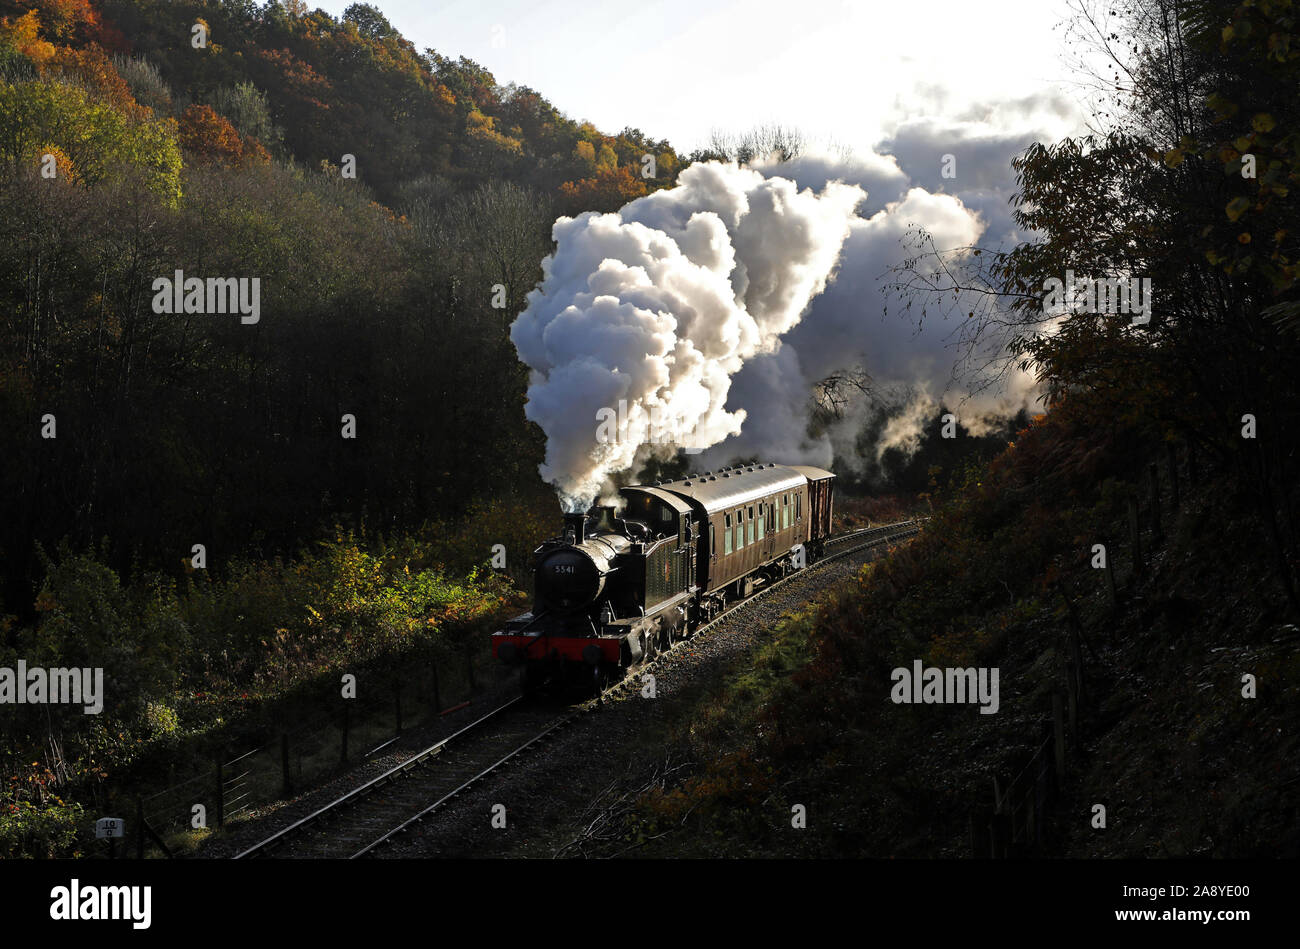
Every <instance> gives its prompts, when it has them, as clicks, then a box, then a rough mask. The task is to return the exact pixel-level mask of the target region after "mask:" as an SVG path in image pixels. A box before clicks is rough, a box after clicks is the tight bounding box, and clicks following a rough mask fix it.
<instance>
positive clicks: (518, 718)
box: [235, 520, 922, 860]
mask: <svg viewBox="0 0 1300 949" xmlns="http://www.w3.org/2000/svg"><path fill="white" fill-rule="evenodd" d="M921 523H922V522H921V521H920V520H910V521H900V522H898V523H895V524H885V525H882V526H880V527H871V528H865V529H862V530H857V531H851V532H849V533H846V534H841V535H839V536H838V537H835V538H833V539H831V540H829V541H827V545H826V546H827V552H826V554H825V555H824V556H823V557H822V558H821V559H820V560H818V561H816V562H815V563H813V564H810V565H809V567H808V569H807V570H801V571H799V572H798V573H794V574H790V575H789V576H787V577H785V578H783V579H781V580H778V581H776V582H774V583H770V584H767V585H765V586H763V587H761V588H759V589H758V591H757V592H755V593H754V594H753V595H752V596H750V597H747V598H746V599H744V600H737V601H736V602H735V604H734V605H732V606H730V607H728V609H727V610H726V611H725V612H723V613H721V614H720V615H719V616H717V617H716V618H714V619H713V620H712V621H711V622H709V623H707V624H705V625H704V626H701V627H700V628H699V629H697V630H696V631H695V633H693V634H692V637H690V638H694V637H695V636H699V635H700V634H701V633H704V632H705V631H707V630H709V629H710V628H712V627H713V626H715V625H716V624H718V623H721V622H722V621H723V620H724V619H726V618H728V617H729V616H730V615H731V613H732V612H733V611H734V610H736V609H739V608H741V607H743V606H745V605H747V604H749V603H752V602H754V601H755V600H756V599H758V598H760V597H762V596H763V595H765V594H766V593H768V592H770V591H771V590H774V589H776V588H777V587H779V586H781V585H782V584H784V583H787V582H789V581H790V580H793V579H795V578H796V577H801V576H806V575H807V572H808V570H815V569H817V567H818V566H819V565H822V564H826V563H829V562H831V561H833V560H838V559H840V558H841V557H847V556H849V555H850V554H853V553H855V552H857V551H859V550H863V549H865V548H867V547H874V546H877V545H879V544H884V543H889V542H891V541H896V540H902V539H904V538H907V537H911V536H913V535H914V534H916V533H917V532H919V531H920V529H921ZM690 638H688V639H686V640H684V641H683V642H689V641H690ZM676 648H678V647H677V646H674V647H673V649H674V650H675V649H676ZM672 651H673V650H669V652H672ZM665 654H666V653H665ZM654 662H655V660H651V662H650V663H648V664H647V665H646V666H645V668H652V667H653V666H654ZM635 671H638V672H639V671H641V669H640V668H638V669H636V670H635ZM636 678H637V677H636V676H634V675H627V676H626V677H625V678H624V679H623V681H622V682H620V683H618V684H616V685H614V686H612V687H611V688H610V689H608V690H606V692H605V693H603V694H602V696H598V697H596V698H593V699H590V700H588V701H585V702H582V703H580V704H578V705H573V706H569V707H567V708H564V709H558V710H557V709H556V707H555V706H554V705H550V706H547V705H545V704H538V703H535V702H530V701H528V700H527V699H525V698H524V697H523V696H520V697H518V698H514V699H511V700H510V701H508V702H506V703H504V704H503V705H500V706H498V707H497V708H495V709H493V710H492V711H490V712H488V713H487V714H486V715H484V716H482V717H481V718H479V719H477V720H476V721H474V722H471V723H470V724H469V725H466V726H465V727H464V728H462V729H460V731H458V732H456V733H455V734H453V735H451V736H450V737H448V738H444V739H443V740H442V741H439V742H438V743H436V744H434V745H431V746H429V747H428V748H426V749H424V750H423V751H420V752H418V753H417V754H415V755H412V756H411V757H410V758H409V759H407V760H406V761H404V762H402V763H401V764H400V765H397V766H396V767H394V768H391V769H389V770H388V771H386V772H384V773H383V774H381V775H379V776H378V777H376V778H372V779H371V780H369V781H367V782H366V783H365V784H362V785H360V786H358V787H356V788H354V789H353V790H351V791H349V792H348V793H347V794H344V795H343V796H342V797H339V798H337V799H335V800H333V801H331V802H330V803H328V804H326V805H324V806H323V807H321V808H318V809H317V810H315V811H313V812H312V813H311V814H308V815H307V816H306V817H304V818H302V819H301V820H298V821H296V822H294V823H293V824H290V825H289V826H288V827H285V828H284V829H282V830H280V831H278V832H277V833H275V834H273V835H271V836H270V837H267V838H266V839H265V840H262V841H261V842H259V843H257V844H254V845H253V846H251V847H249V848H248V849H246V850H244V851H242V852H241V853H239V854H237V855H236V856H235V859H236V860H239V859H244V858H252V857H264V856H269V855H271V854H272V853H274V855H275V856H277V857H300V858H356V857H364V856H368V855H372V854H374V853H375V852H376V850H378V849H379V848H381V847H382V846H383V845H384V844H385V843H387V842H388V841H390V840H392V839H393V838H394V837H395V836H397V835H398V834H401V833H404V832H406V831H409V830H411V829H412V828H413V827H415V826H417V825H418V824H419V823H420V822H421V821H422V820H423V819H424V818H426V817H428V816H429V815H430V814H432V813H433V812H434V811H436V810H438V809H439V808H441V807H443V806H444V805H446V804H447V802H449V801H451V800H452V799H454V798H455V797H457V796H458V795H460V794H462V793H464V792H465V791H466V790H468V789H469V788H470V787H471V786H472V785H474V784H476V783H477V782H479V781H481V780H482V779H483V778H485V777H487V776H488V775H489V774H492V773H493V772H495V771H498V770H499V769H501V768H503V767H507V766H508V765H509V764H510V763H511V762H512V761H514V760H516V759H517V758H518V756H519V755H521V754H522V753H524V752H525V751H527V750H529V749H531V748H535V747H536V746H537V745H539V744H541V743H542V742H544V741H545V740H546V739H547V738H548V737H550V736H551V735H553V734H555V733H556V732H557V731H558V730H559V729H561V728H563V727H564V726H565V725H567V724H569V723H570V722H572V721H574V720H575V719H577V718H578V717H579V716H580V715H582V714H584V713H585V712H587V711H588V710H589V709H591V708H592V707H594V706H595V705H597V704H599V703H600V701H601V700H602V698H603V695H608V694H611V693H613V692H616V691H618V690H620V689H624V688H628V687H629V683H633V684H635V682H636Z"/></svg>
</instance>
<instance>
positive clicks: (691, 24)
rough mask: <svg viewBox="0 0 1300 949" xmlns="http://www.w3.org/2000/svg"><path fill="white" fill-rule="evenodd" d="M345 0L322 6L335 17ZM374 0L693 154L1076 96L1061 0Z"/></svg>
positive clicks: (501, 73)
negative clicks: (736, 141)
mask: <svg viewBox="0 0 1300 949" xmlns="http://www.w3.org/2000/svg"><path fill="white" fill-rule="evenodd" d="M348 2H349V0H329V2H325V3H321V4H320V6H322V7H323V8H324V9H326V10H328V11H330V12H331V13H333V14H334V15H336V16H338V15H341V14H342V12H343V10H344V9H345V8H346V7H347V6H348ZM371 2H373V4H374V5H375V6H377V7H378V8H379V9H380V10H382V11H383V13H384V14H385V16H387V17H388V19H389V21H390V22H391V23H392V24H393V25H394V26H395V27H396V28H397V29H398V30H400V31H401V32H402V34H403V35H404V36H406V38H407V39H409V40H410V41H411V42H413V43H414V44H415V46H416V48H417V49H419V50H421V51H423V50H424V49H426V48H428V47H433V48H434V49H437V50H438V51H439V52H440V53H443V54H444V55H450V56H468V57H469V58H470V59H473V60H474V61H476V62H478V63H479V64H480V65H482V66H485V67H486V68H487V69H489V70H491V72H492V74H493V75H494V76H496V78H497V81H498V82H500V83H502V84H504V83H507V82H511V81H513V82H516V83H518V84H519V85H527V86H531V87H533V88H534V89H536V90H537V91H538V92H540V93H542V95H544V96H546V98H547V99H549V100H550V101H551V102H552V103H553V104H554V105H555V106H556V107H557V108H559V109H560V110H561V111H562V112H564V113H565V114H566V115H568V116H570V117H571V118H575V119H588V120H590V121H591V122H593V123H594V124H595V125H596V126H597V128H599V129H601V130H602V131H604V132H607V133H613V132H617V131H619V130H620V129H622V128H623V127H625V126H634V127H637V128H640V129H641V130H642V131H643V132H645V133H646V134H648V135H651V136H653V137H655V138H667V139H669V140H670V141H671V142H672V143H673V145H674V146H676V147H677V148H678V149H679V150H681V151H686V152H689V151H691V150H692V149H693V148H695V147H698V146H701V145H703V144H705V143H706V141H707V139H708V136H709V133H710V132H711V131H712V130H713V129H715V128H716V129H722V130H726V131H731V132H743V131H745V130H746V129H749V128H751V127H753V126H755V125H760V124H767V123H780V124H783V125H788V126H795V127H797V128H799V129H801V130H802V131H804V132H805V133H806V134H808V135H809V136H811V137H813V138H817V139H822V140H832V141H834V142H838V143H842V144H844V145H848V146H850V147H852V148H853V149H855V150H858V151H864V150H865V149H867V148H868V147H870V146H871V145H872V144H873V143H874V142H876V141H878V140H879V138H880V137H881V135H882V132H884V131H885V130H887V129H889V128H890V126H891V125H892V124H893V123H894V122H896V121H897V120H898V119H899V118H902V117H912V116H929V117H937V116H945V117H951V116H955V115H958V114H960V113H962V112H963V111H964V110H965V109H967V108H969V107H970V106H972V105H974V106H979V105H988V104H990V103H994V102H997V101H999V100H1005V99H1019V98H1023V97H1025V96H1027V95H1031V94H1035V93H1044V92H1047V91H1049V90H1053V89H1055V90H1059V91H1061V92H1062V93H1064V94H1065V95H1066V96H1067V97H1068V98H1069V99H1070V100H1071V101H1073V100H1074V99H1076V98H1077V93H1076V92H1075V91H1074V90H1073V89H1072V88H1071V87H1070V86H1069V85H1068V83H1066V82H1063V81H1062V80H1066V79H1067V78H1068V76H1069V72H1068V70H1067V69H1066V67H1065V64H1064V62H1063V59H1062V52H1063V47H1062V41H1061V35H1062V33H1061V30H1060V29H1055V27H1056V26H1057V25H1058V24H1059V23H1060V22H1061V21H1062V20H1063V19H1064V18H1065V13H1066V10H1065V7H1064V0H904V2H900V0H863V2H857V3H854V2H848V0H799V2H794V3H790V2H786V3H776V2H771V0H736V2H728V0H621V2H602V0H586V2H577V0H495V2H494V0H439V2H436V3H429V2H427V0H425V2H421V0H371ZM988 121H989V122H990V124H992V125H993V126H994V127H998V126H1001V125H1003V122H1002V121H1000V119H999V116H998V114H997V113H996V111H995V112H994V113H993V114H992V115H991V116H989V118H988ZM1007 124H1008V125H1010V124H1014V123H1012V122H1011V121H1010V120H1008V122H1007ZM1071 131H1074V129H1073V128H1071V127H1069V124H1068V123H1067V124H1065V125H1064V126H1062V127H1060V128H1059V133H1060V134H1067V133H1069V132H1071Z"/></svg>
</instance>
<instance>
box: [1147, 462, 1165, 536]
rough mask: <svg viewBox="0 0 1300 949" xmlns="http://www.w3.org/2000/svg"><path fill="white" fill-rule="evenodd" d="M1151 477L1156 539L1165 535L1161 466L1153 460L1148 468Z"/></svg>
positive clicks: (1152, 516)
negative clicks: (1161, 505) (1162, 523)
mask: <svg viewBox="0 0 1300 949" xmlns="http://www.w3.org/2000/svg"><path fill="white" fill-rule="evenodd" d="M1147 471H1148V474H1149V475H1150V478H1151V527H1152V533H1153V534H1154V535H1155V538H1156V540H1159V539H1160V538H1161V537H1163V536H1164V533H1165V532H1164V528H1163V527H1161V525H1160V468H1159V467H1158V466H1157V465H1156V463H1155V462H1154V461H1153V462H1151V464H1150V466H1149V467H1148V469H1147Z"/></svg>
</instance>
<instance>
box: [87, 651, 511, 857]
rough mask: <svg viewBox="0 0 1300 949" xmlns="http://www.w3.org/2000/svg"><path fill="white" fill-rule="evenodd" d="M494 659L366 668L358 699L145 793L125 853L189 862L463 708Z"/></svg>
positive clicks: (322, 706) (484, 654)
mask: <svg viewBox="0 0 1300 949" xmlns="http://www.w3.org/2000/svg"><path fill="white" fill-rule="evenodd" d="M490 652H491V647H490V644H489V642H488V638H487V637H486V636H474V637H471V638H470V639H468V640H467V641H466V642H465V643H464V645H463V648H449V647H442V648H431V649H429V650H427V651H426V652H425V653H424V654H423V655H420V656H403V657H398V658H397V659H393V658H389V659H388V660H387V661H386V662H383V663H373V664H370V665H368V666H362V667H360V668H359V670H358V671H356V672H354V673H352V674H353V675H354V676H355V682H354V683H353V684H354V686H355V693H353V697H345V695H344V687H343V685H342V684H340V685H338V686H337V687H335V688H334V690H333V693H332V695H325V696H318V697H316V698H315V699H314V700H306V699H299V700H296V701H295V702H293V703H291V704H289V705H287V707H286V710H285V711H284V713H283V714H282V715H281V716H280V718H281V720H278V721H276V722H274V723H273V724H271V725H270V726H263V727H261V728H259V729H258V730H257V731H258V733H257V734H256V736H255V737H254V738H253V740H252V741H247V740H246V741H245V743H243V744H242V745H241V746H240V747H226V746H222V747H219V748H218V750H217V751H216V752H215V753H213V754H212V755H211V757H210V760H209V761H207V762H204V761H203V760H202V759H201V757H200V758H199V760H194V761H193V763H192V766H191V767H190V769H189V773H188V774H186V775H185V776H183V777H181V778H180V779H179V780H171V781H170V783H168V784H167V785H166V786H164V787H160V788H153V789H148V790H139V789H138V788H137V789H136V793H135V794H134V795H132V797H131V800H132V801H133V804H134V814H133V816H134V821H132V820H131V817H130V816H124V819H125V822H126V824H127V842H126V843H127V847H126V853H127V854H128V855H130V856H133V857H143V858H152V857H173V856H179V855H182V854H184V853H186V852H187V851H189V850H191V849H193V847H194V846H196V845H197V844H198V843H199V842H200V841H201V840H202V839H203V837H205V836H206V835H207V834H208V833H210V832H211V831H213V830H219V829H221V828H223V827H224V826H225V825H226V824H227V823H231V822H236V821H240V820H245V819H248V818H250V817H253V816H255V815H256V814H257V813H258V811H259V810H261V809H263V808H265V807H266V806H267V805H270V804H274V803H276V802H279V801H283V800H286V799H288V798H291V797H292V796H293V795H294V794H296V793H298V792H299V791H303V790H307V789H310V788H313V787H315V786H317V785H319V784H321V783H323V782H324V781H327V780H328V779H330V778H332V777H334V776H335V775H337V774H339V773H341V772H342V771H344V770H345V769H346V768H348V767H349V766H352V765H355V764H357V763H358V762H360V761H363V760H365V759H366V758H368V757H370V756H372V755H375V754H378V753H380V752H382V751H383V750H384V749H385V748H387V747H389V746H390V745H392V744H393V743H394V742H396V741H397V740H398V738H400V737H401V735H402V733H403V732H404V731H407V730H410V729H412V728H416V727H424V726H427V725H429V724H431V723H432V722H434V721H435V720H436V719H438V718H439V717H441V716H442V715H444V714H446V713H448V712H451V711H455V710H457V709H459V708H462V707H464V705H466V704H468V703H469V702H471V701H472V700H473V697H474V695H475V694H476V692H478V691H479V684H480V682H481V681H484V680H487V679H495V678H497V677H498V676H499V675H500V672H499V671H497V673H496V675H493V673H492V672H490V671H488V670H492V669H495V667H494V666H492V665H491V656H490ZM249 745H252V747H249ZM124 799H125V798H124V795H123V794H120V793H119V794H116V795H113V796H112V800H114V801H115V803H114V804H113V805H112V806H113V807H115V808H118V809H122V807H121V805H122V804H123V803H124ZM132 825H134V826H132ZM99 843H100V844H101V845H102V849H103V851H104V855H106V856H116V855H117V853H118V844H117V842H115V841H111V840H104V841H100V842H99Z"/></svg>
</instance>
